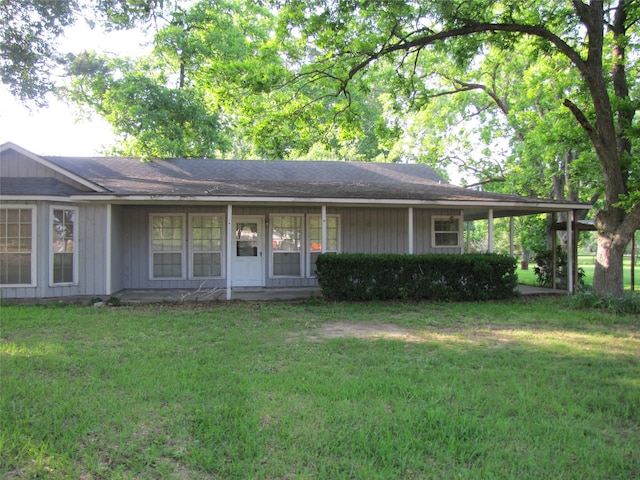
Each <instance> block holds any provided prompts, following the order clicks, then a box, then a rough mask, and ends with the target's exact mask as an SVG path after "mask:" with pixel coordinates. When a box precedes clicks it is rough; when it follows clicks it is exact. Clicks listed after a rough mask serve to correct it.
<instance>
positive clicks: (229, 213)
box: [226, 205, 233, 300]
mask: <svg viewBox="0 0 640 480" xmlns="http://www.w3.org/2000/svg"><path fill="white" fill-rule="evenodd" d="M232 215H233V206H231V205H227V261H226V266H227V300H231V255H232V252H233V228H232V227H233V219H232V218H231V217H232Z"/></svg>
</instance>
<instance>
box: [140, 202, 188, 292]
mask: <svg viewBox="0 0 640 480" xmlns="http://www.w3.org/2000/svg"><path fill="white" fill-rule="evenodd" d="M157 217H180V218H182V244H181V246H180V250H179V251H178V250H176V251H167V252H154V251H153V219H154V218H157ZM187 232H188V229H187V214H186V213H151V214H149V279H150V280H157V281H163V280H184V279H186V272H187V262H186V261H185V260H187V258H188V257H187ZM155 253H180V276H179V277H154V276H153V257H154V254H155Z"/></svg>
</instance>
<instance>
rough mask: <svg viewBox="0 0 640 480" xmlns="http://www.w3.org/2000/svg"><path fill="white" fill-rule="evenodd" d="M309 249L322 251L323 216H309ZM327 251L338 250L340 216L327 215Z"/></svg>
mask: <svg viewBox="0 0 640 480" xmlns="http://www.w3.org/2000/svg"><path fill="white" fill-rule="evenodd" d="M309 250H310V251H311V252H321V251H323V248H322V217H321V216H319V215H313V216H309ZM324 251H325V252H337V251H338V217H336V216H327V245H326V247H325V249H324Z"/></svg>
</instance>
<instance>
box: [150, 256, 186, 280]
mask: <svg viewBox="0 0 640 480" xmlns="http://www.w3.org/2000/svg"><path fill="white" fill-rule="evenodd" d="M153 276H154V278H155V277H181V276H182V254H180V253H155V254H154V255H153Z"/></svg>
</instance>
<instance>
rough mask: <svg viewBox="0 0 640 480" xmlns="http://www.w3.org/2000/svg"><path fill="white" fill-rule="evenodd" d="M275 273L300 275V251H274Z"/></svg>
mask: <svg viewBox="0 0 640 480" xmlns="http://www.w3.org/2000/svg"><path fill="white" fill-rule="evenodd" d="M273 275H274V276H283V275H285V276H295V277H299V276H300V253H298V252H288V253H274V254H273Z"/></svg>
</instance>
